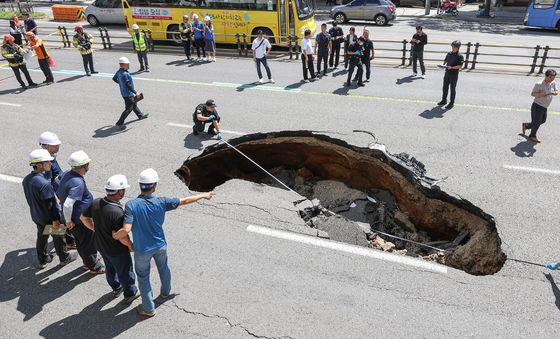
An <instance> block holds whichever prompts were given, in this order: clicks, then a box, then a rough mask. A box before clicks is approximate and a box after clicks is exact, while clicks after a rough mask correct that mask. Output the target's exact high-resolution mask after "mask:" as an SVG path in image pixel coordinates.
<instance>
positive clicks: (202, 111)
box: [193, 104, 220, 123]
mask: <svg viewBox="0 0 560 339" xmlns="http://www.w3.org/2000/svg"><path fill="white" fill-rule="evenodd" d="M199 114H201V115H202V116H203V117H206V118H208V117H209V116H210V115H214V116H215V117H216V119H218V118H219V117H220V116H219V115H218V110H216V107H214V111H213V112H210V111H208V110H207V109H206V105H205V104H199V105H198V106H196V108H195V109H194V113H193V121H194V122H195V123H196V122H199V121H198V119H197V118H196V116H197V115H199Z"/></svg>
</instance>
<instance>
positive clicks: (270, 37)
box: [249, 27, 276, 44]
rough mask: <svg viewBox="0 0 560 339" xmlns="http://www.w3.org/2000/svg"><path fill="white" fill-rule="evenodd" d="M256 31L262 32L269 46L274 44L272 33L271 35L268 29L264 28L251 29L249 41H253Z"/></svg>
mask: <svg viewBox="0 0 560 339" xmlns="http://www.w3.org/2000/svg"><path fill="white" fill-rule="evenodd" d="M258 31H263V33H264V36H266V38H267V39H268V42H270V43H271V44H273V43H275V41H276V39H275V38H274V33H272V31H271V30H270V29H268V28H265V27H256V28H255V29H253V32H251V38H250V39H249V41H253V39H255V38H256V36H257V32H258Z"/></svg>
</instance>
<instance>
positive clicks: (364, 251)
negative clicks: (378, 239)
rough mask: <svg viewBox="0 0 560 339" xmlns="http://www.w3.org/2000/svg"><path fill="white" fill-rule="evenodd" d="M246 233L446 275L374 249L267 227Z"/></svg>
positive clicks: (430, 266) (414, 260)
mask: <svg viewBox="0 0 560 339" xmlns="http://www.w3.org/2000/svg"><path fill="white" fill-rule="evenodd" d="M247 232H253V233H258V234H262V235H268V236H271V237H275V238H279V239H284V240H291V241H297V242H301V243H303V244H307V245H313V246H318V247H324V248H328V249H332V250H335V251H341V252H346V253H351V254H356V255H361V256H364V257H370V258H375V259H380V260H386V261H391V262H395V263H398V264H402V265H408V266H414V267H418V268H422V269H426V270H430V271H433V272H437V273H444V274H447V267H446V266H443V265H440V264H436V263H431V262H427V261H425V260H422V259H417V258H412V257H406V256H403V255H398V254H393V253H387V252H382V251H379V250H374V249H371V248H367V247H362V246H356V245H350V244H344V243H341V242H337V241H333V240H328V239H322V238H316V237H312V236H308V235H303V234H298V233H293V232H287V231H281V230H275V229H272V228H268V227H261V226H254V225H249V226H247Z"/></svg>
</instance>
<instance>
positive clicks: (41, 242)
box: [35, 224, 68, 264]
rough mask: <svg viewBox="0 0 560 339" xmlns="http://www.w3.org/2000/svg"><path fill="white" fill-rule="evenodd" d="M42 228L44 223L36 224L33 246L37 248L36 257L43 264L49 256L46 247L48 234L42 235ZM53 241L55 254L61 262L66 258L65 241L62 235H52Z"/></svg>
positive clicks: (43, 228)
mask: <svg viewBox="0 0 560 339" xmlns="http://www.w3.org/2000/svg"><path fill="white" fill-rule="evenodd" d="M44 230H45V225H39V224H37V242H36V243H35V248H36V250H37V259H39V263H40V264H45V263H46V262H47V258H48V257H49V253H48V252H47V247H48V244H49V237H50V236H49V235H43V231H44ZM53 243H54V249H55V251H56V255H58V258H59V259H60V261H61V262H62V261H64V260H66V259H67V258H68V250H67V249H66V243H64V239H63V238H62V236H57V235H55V236H53Z"/></svg>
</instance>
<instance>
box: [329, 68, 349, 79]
mask: <svg viewBox="0 0 560 339" xmlns="http://www.w3.org/2000/svg"><path fill="white" fill-rule="evenodd" d="M347 73H348V70H347V69H345V68H343V69H340V70H337V71H336V72H332V73H331V74H332V77H333V78H335V77H337V76H339V75H343V74H347Z"/></svg>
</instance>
